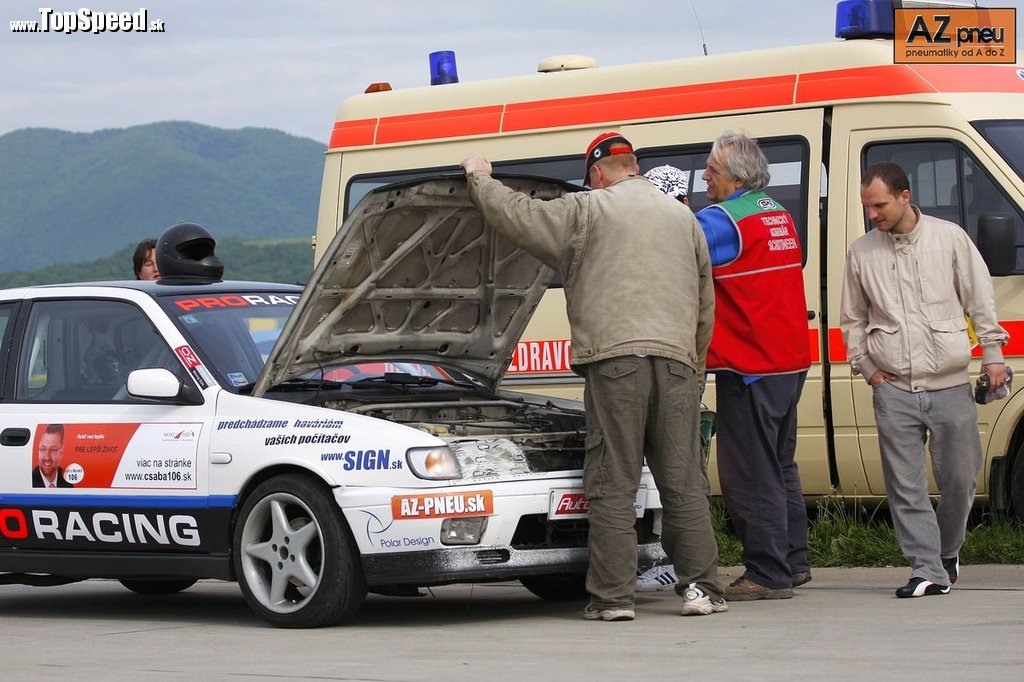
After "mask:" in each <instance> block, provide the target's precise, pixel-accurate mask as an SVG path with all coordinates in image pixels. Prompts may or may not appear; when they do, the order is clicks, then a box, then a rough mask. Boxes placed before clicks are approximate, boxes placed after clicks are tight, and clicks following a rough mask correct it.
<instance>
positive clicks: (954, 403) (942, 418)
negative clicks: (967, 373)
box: [872, 384, 981, 585]
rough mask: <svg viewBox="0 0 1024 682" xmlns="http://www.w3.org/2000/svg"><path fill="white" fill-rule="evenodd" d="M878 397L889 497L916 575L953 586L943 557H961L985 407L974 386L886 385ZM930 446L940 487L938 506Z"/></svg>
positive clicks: (879, 389) (877, 391)
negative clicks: (932, 492)
mask: <svg viewBox="0 0 1024 682" xmlns="http://www.w3.org/2000/svg"><path fill="white" fill-rule="evenodd" d="M872 400H873V404H874V408H875V422H876V423H877V424H878V445H879V447H880V449H881V453H882V474H883V476H884V479H885V493H886V497H887V498H888V500H889V507H890V510H891V512H892V521H893V527H894V528H895V530H896V539H897V541H898V542H899V544H900V549H901V550H902V551H903V554H904V555H906V557H907V559H908V560H909V561H910V567H911V569H912V573H911V577H915V578H924V579H926V580H930V581H931V582H934V583H938V584H941V585H948V584H949V576H948V574H947V573H946V571H945V570H944V569H943V568H942V562H941V560H940V559H941V558H943V557H945V558H951V557H955V556H957V555H958V554H959V553H960V547H961V546H962V545H963V543H964V535H965V532H966V527H967V516H968V514H969V513H970V511H971V507H972V505H973V504H974V492H975V487H976V479H977V476H978V470H979V469H980V468H981V439H980V437H979V435H978V409H977V407H976V406H975V404H974V398H973V396H972V394H971V387H970V384H964V385H962V386H955V387H953V388H947V389H944V390H941V391H923V392H920V393H911V392H908V391H901V390H900V389H898V388H895V387H894V386H892V385H890V384H882V385H881V386H879V387H877V388H875V390H874V394H873V397H872ZM925 442H927V444H928V451H929V452H930V454H931V460H932V472H933V473H934V474H935V481H936V483H937V484H938V487H939V503H938V506H937V507H936V508H934V509H933V508H932V503H931V500H930V499H929V497H928V473H927V468H926V461H925Z"/></svg>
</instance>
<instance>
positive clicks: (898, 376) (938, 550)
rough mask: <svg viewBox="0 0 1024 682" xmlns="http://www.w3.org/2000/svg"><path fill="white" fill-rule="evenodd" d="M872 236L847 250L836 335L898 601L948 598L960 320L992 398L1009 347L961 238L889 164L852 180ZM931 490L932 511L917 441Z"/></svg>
mask: <svg viewBox="0 0 1024 682" xmlns="http://www.w3.org/2000/svg"><path fill="white" fill-rule="evenodd" d="M860 197H861V203H862V204H864V208H865V210H866V211H867V215H868V219H869V220H871V222H873V223H874V225H875V229H874V230H871V231H870V232H868V233H867V234H865V235H863V236H862V237H859V238H858V239H857V241H855V242H854V243H853V245H852V246H851V247H850V253H849V255H848V257H847V261H846V271H845V276H844V282H843V299H842V306H841V309H840V320H839V324H840V327H842V331H843V338H844V339H845V341H846V349H847V355H848V356H849V358H850V364H851V366H852V367H853V371H854V373H855V374H861V375H863V376H864V379H865V380H866V381H867V382H868V384H870V385H871V387H872V388H873V389H874V390H873V392H872V402H873V404H874V412H875V422H876V423H877V426H878V445H879V448H880V450H881V455H882V475H883V479H884V480H885V492H886V497H887V498H888V500H889V508H890V510H891V513H892V521H893V526H894V528H895V529H896V539H897V540H898V541H899V544H900V549H902V550H903V553H904V554H905V555H906V557H907V559H908V560H909V561H910V566H911V575H910V580H909V582H907V584H906V585H904V586H903V587H900V588H899V589H897V590H896V596H897V597H923V596H928V595H940V594H947V593H949V588H950V585H951V584H952V583H954V582H956V579H957V577H958V574H959V559H958V555H959V553H960V547H961V545H963V542H964V534H965V530H966V524H967V515H968V514H969V513H970V510H971V506H972V505H973V504H974V492H975V481H976V479H977V476H978V469H979V468H980V467H981V439H980V438H979V435H978V412H977V407H976V406H975V404H974V397H973V394H972V391H971V385H970V376H969V374H968V367H969V363H970V360H971V348H970V341H969V340H968V334H967V321H966V319H965V315H969V316H970V317H971V320H972V321H973V323H974V328H975V331H976V332H977V335H978V338H979V339H980V343H981V347H982V361H981V362H982V370H983V371H984V372H985V373H986V374H987V375H988V379H989V382H990V385H991V386H992V387H996V386H1001V385H1002V384H1003V382H1004V381H1005V380H1006V369H1005V365H1004V364H1003V352H1002V347H1003V346H1004V345H1005V344H1006V342H1007V340H1008V339H1009V335H1008V334H1007V333H1006V331H1005V330H1004V329H1003V328H1002V327H1000V326H999V321H998V318H997V316H996V307H995V298H994V295H993V291H992V280H991V278H990V277H989V274H988V269H987V268H986V266H985V263H984V261H983V260H982V258H981V254H979V253H978V250H977V248H976V247H975V246H974V244H973V243H972V242H971V240H970V238H969V237H968V236H967V233H966V232H965V231H964V230H963V229H961V228H960V227H959V226H958V225H954V224H953V223H950V222H947V221H945V220H939V219H938V218H933V217H931V216H927V215H924V214H922V213H921V211H920V210H919V209H918V208H917V206H914V205H913V204H912V203H911V197H910V182H909V180H908V178H907V174H906V173H905V172H904V171H903V169H902V168H900V167H899V166H897V165H896V164H894V163H879V164H875V165H874V166H872V167H871V168H869V169H868V170H867V172H866V173H865V174H864V177H863V179H862V180H861V186H860ZM926 440H927V442H928V450H929V452H930V454H931V460H932V470H933V471H934V473H935V479H936V483H937V484H938V486H939V493H940V498H939V505H938V508H936V509H932V504H931V501H930V499H929V497H928V477H927V472H926V469H925V466H926V461H925V452H924V446H925V441H926Z"/></svg>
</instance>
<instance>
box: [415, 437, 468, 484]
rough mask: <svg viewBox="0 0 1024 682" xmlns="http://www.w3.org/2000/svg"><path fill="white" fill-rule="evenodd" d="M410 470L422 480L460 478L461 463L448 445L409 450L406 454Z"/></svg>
mask: <svg viewBox="0 0 1024 682" xmlns="http://www.w3.org/2000/svg"><path fill="white" fill-rule="evenodd" d="M405 459H406V461H407V462H409V468H410V469H411V470H412V472H413V473H414V474H416V475H417V476H419V477H420V478H426V479H430V480H444V479H450V478H459V477H460V476H461V475H462V472H461V471H460V470H459V463H458V461H457V460H456V459H455V455H453V454H452V451H451V449H450V448H449V447H448V446H447V445H438V446H436V447H432V448H409V449H408V450H406V452H405Z"/></svg>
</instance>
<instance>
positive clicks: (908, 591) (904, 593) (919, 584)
mask: <svg viewBox="0 0 1024 682" xmlns="http://www.w3.org/2000/svg"><path fill="white" fill-rule="evenodd" d="M933 594H949V585H939V584H938V583H933V582H931V581H929V580H925V579H924V578H911V579H910V582H908V583H907V584H906V585H904V586H903V587H897V588H896V596H897V597H901V598H904V599H905V598H908V597H930V596H931V595H933Z"/></svg>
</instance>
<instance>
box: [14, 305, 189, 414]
mask: <svg viewBox="0 0 1024 682" xmlns="http://www.w3.org/2000/svg"><path fill="white" fill-rule="evenodd" d="M143 367H164V368H167V369H171V370H172V371H176V370H178V369H180V363H178V362H177V361H176V359H175V357H174V354H173V352H172V351H171V349H170V348H169V347H168V346H167V344H166V343H165V342H164V340H163V338H162V337H161V336H160V334H159V333H158V332H157V330H156V328H155V327H154V326H153V324H152V322H150V321H149V319H148V318H147V317H146V315H145V314H144V313H143V312H142V311H141V310H140V309H139V308H137V307H136V306H134V305H132V304H131V303H127V302H125V301H111V300H88V301H82V300H75V301H66V300H53V301H36V302H35V303H34V304H33V305H32V310H31V312H30V314H29V320H28V325H27V328H26V331H25V337H24V341H23V343H22V347H21V355H20V362H19V363H18V376H17V381H16V385H15V400H18V401H28V402H67V403H111V402H114V403H116V402H133V401H134V400H135V399H134V398H132V397H131V396H130V395H128V392H127V390H126V388H125V382H126V381H127V379H128V374H129V373H130V372H131V371H132V370H135V369H140V368H143Z"/></svg>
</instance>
